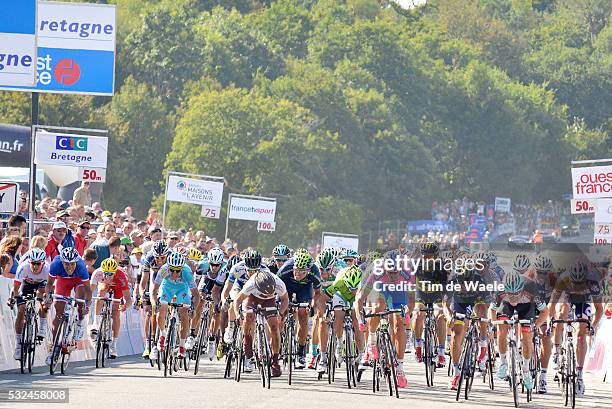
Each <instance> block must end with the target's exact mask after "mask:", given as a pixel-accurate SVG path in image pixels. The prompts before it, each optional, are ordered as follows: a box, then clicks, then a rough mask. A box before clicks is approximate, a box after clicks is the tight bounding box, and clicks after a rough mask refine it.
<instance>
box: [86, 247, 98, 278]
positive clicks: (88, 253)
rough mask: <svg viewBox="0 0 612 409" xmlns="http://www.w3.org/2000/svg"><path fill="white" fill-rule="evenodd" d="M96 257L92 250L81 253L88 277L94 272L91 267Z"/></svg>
mask: <svg viewBox="0 0 612 409" xmlns="http://www.w3.org/2000/svg"><path fill="white" fill-rule="evenodd" d="M97 257H98V255H97V254H96V251H95V250H94V249H86V250H85V252H84V253H83V261H84V262H85V267H87V272H88V273H89V276H90V277H91V275H92V274H93V272H94V270H95V269H94V267H93V265H94V263H95V262H96V259H97Z"/></svg>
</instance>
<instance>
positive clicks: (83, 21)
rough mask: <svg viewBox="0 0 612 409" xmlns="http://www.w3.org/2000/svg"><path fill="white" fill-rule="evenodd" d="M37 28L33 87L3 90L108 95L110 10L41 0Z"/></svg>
mask: <svg viewBox="0 0 612 409" xmlns="http://www.w3.org/2000/svg"><path fill="white" fill-rule="evenodd" d="M0 1H2V0H0ZM37 24H38V58H37V59H36V85H35V86H32V87H29V86H25V87H24V86H19V87H4V89H12V90H19V91H36V92H50V93H62V94H89V95H113V92H114V84H115V40H116V31H117V30H116V23H115V6H112V5H102V4H79V3H59V2H57V3H56V2H43V1H41V2H39V13H38V19H37Z"/></svg>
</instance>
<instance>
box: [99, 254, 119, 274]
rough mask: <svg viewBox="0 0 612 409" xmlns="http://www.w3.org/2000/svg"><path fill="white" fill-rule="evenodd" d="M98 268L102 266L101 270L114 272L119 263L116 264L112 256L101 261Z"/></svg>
mask: <svg viewBox="0 0 612 409" xmlns="http://www.w3.org/2000/svg"><path fill="white" fill-rule="evenodd" d="M100 268H102V271H104V272H105V273H114V272H116V271H117V269H118V268H119V264H117V262H116V261H115V259H114V258H112V257H109V258H106V259H104V260H103V261H102V264H100Z"/></svg>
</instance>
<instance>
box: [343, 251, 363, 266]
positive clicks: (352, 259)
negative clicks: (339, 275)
mask: <svg viewBox="0 0 612 409" xmlns="http://www.w3.org/2000/svg"><path fill="white" fill-rule="evenodd" d="M340 258H341V259H342V261H344V264H346V266H347V267H350V266H356V265H357V259H358V258H359V253H357V252H356V251H355V250H351V249H344V250H343V251H342V254H341V256H340Z"/></svg>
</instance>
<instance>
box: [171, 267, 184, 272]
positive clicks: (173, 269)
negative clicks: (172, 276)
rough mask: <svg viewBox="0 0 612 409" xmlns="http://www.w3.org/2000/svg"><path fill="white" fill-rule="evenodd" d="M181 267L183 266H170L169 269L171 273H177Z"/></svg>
mask: <svg viewBox="0 0 612 409" xmlns="http://www.w3.org/2000/svg"><path fill="white" fill-rule="evenodd" d="M182 269H183V267H178V268H176V267H170V268H169V270H170V271H172V272H173V273H178V272H180V271H181V270H182Z"/></svg>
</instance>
